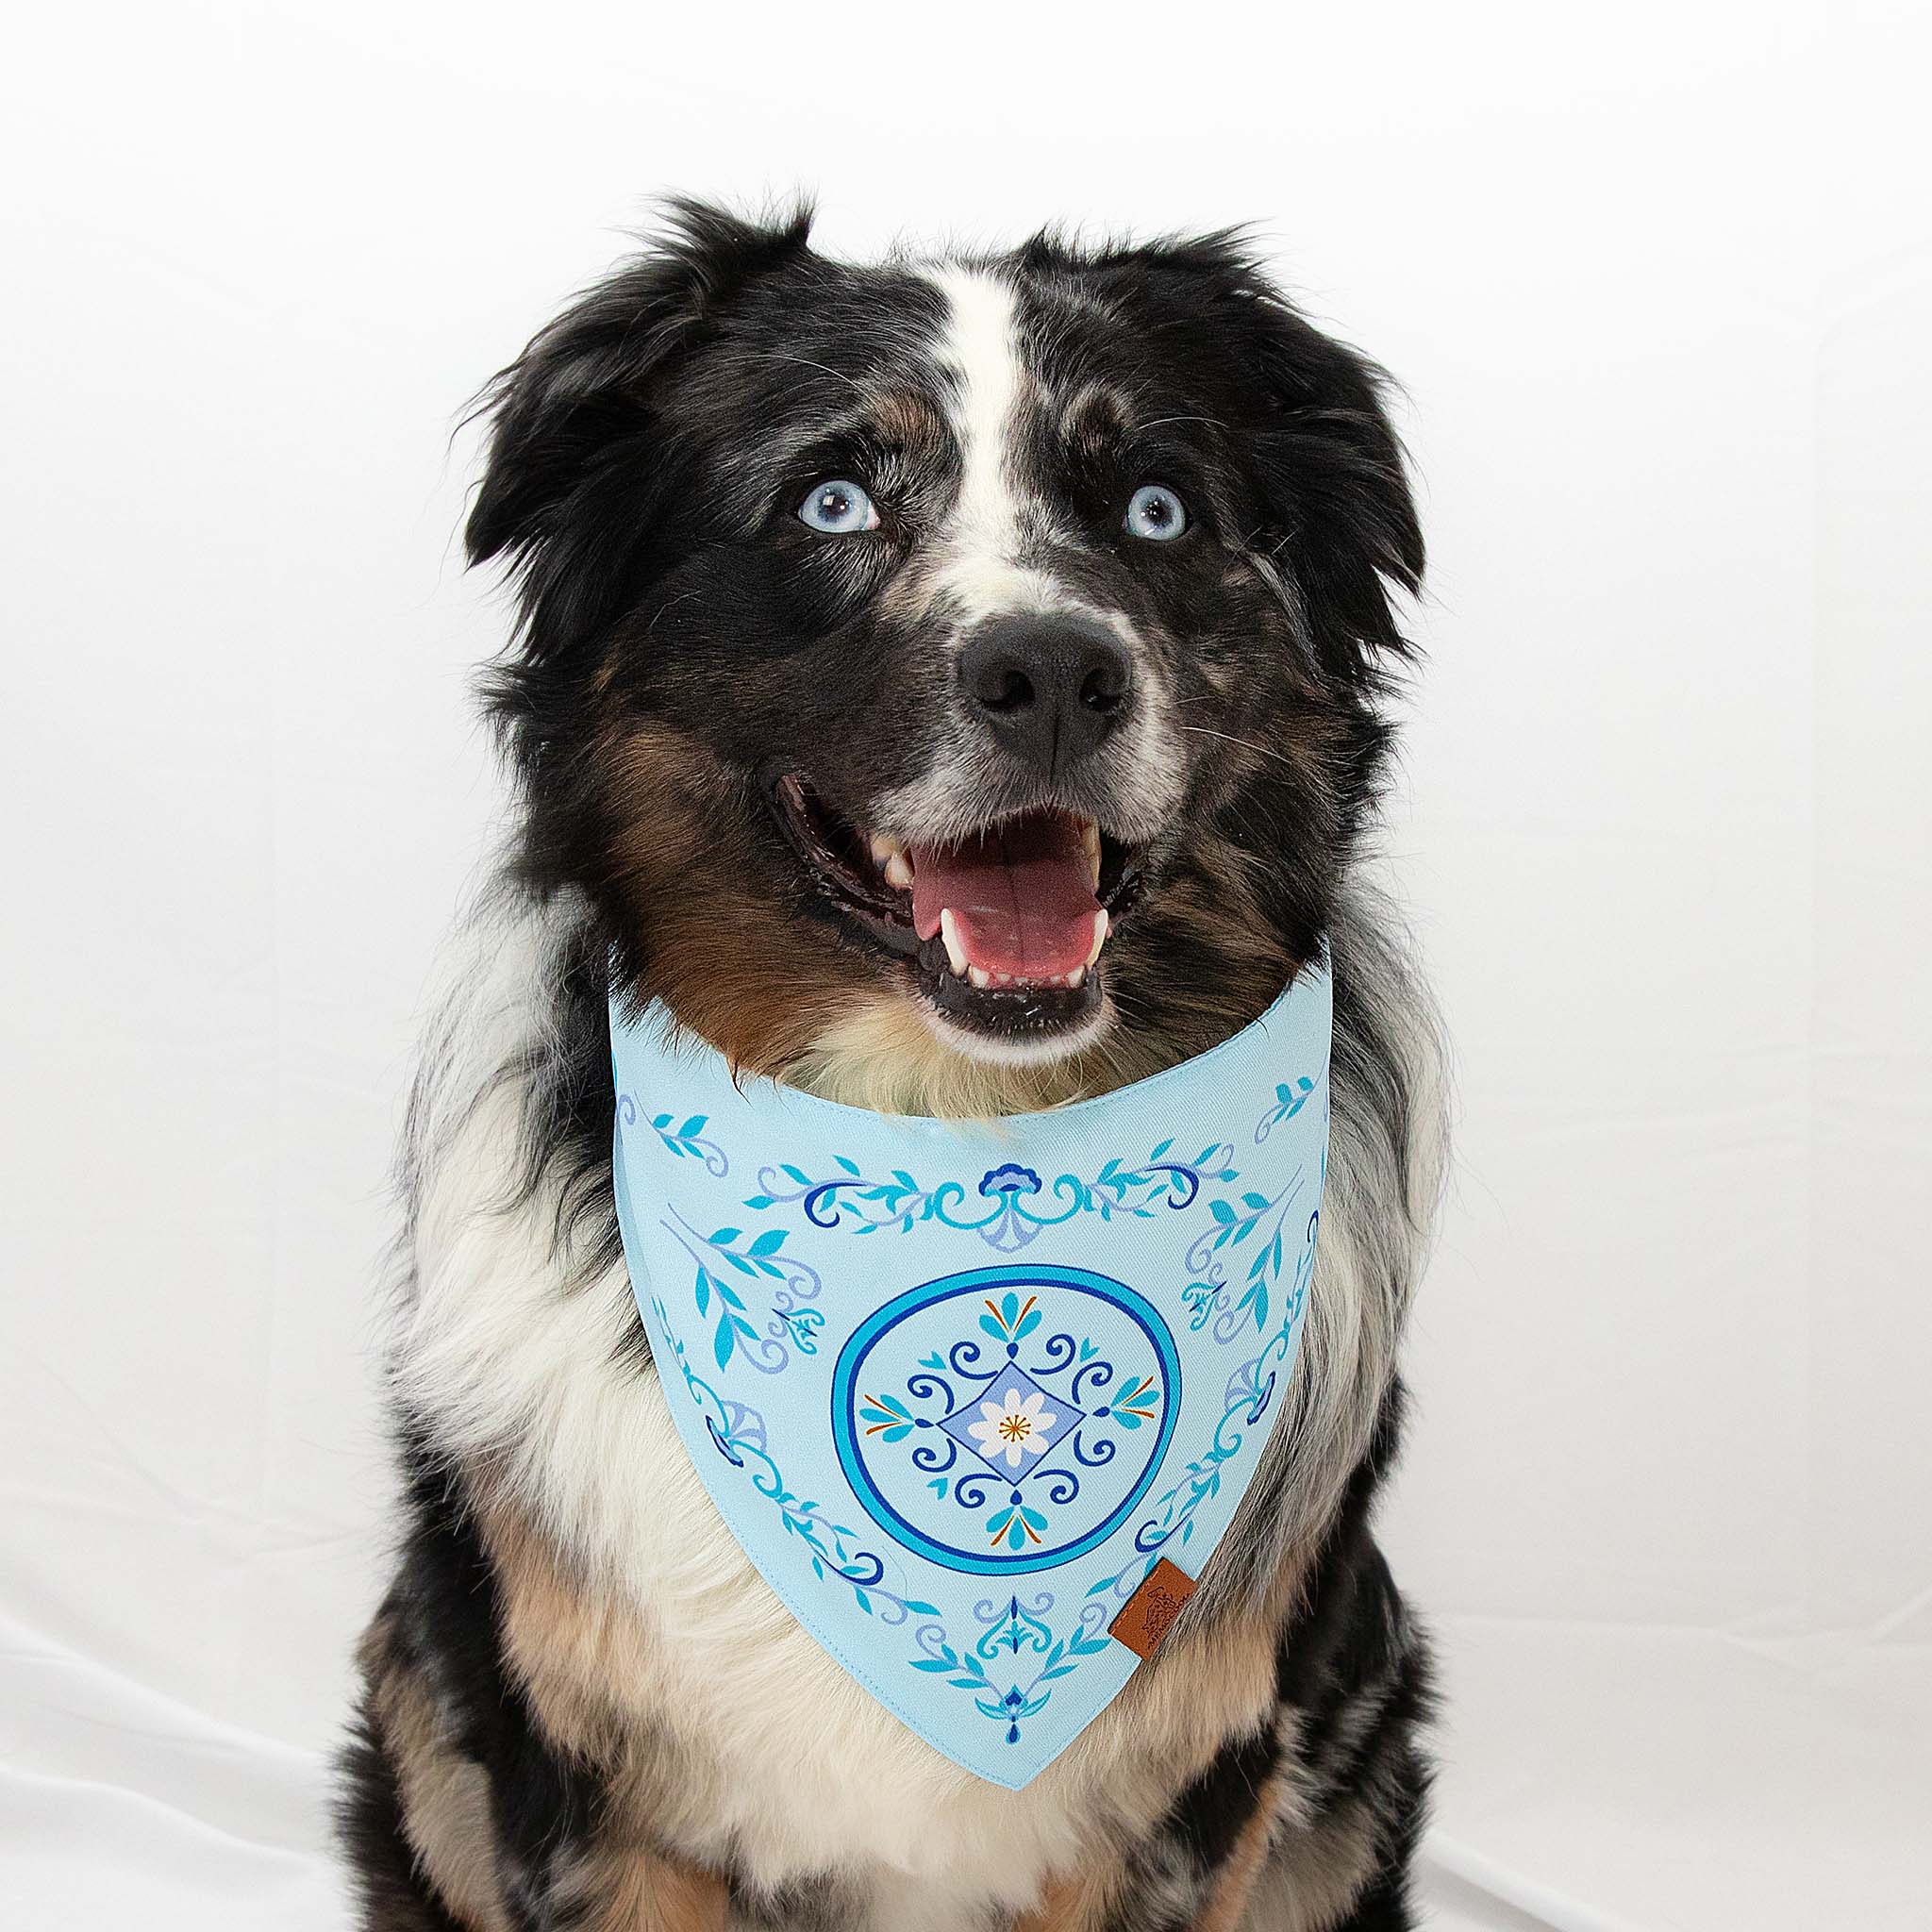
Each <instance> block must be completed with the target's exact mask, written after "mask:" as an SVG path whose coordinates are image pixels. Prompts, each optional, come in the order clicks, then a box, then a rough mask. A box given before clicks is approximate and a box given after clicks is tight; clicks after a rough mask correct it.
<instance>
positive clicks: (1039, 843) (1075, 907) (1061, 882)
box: [912, 812, 1100, 979]
mask: <svg viewBox="0 0 1932 1932" xmlns="http://www.w3.org/2000/svg"><path fill="white" fill-rule="evenodd" d="M947 907H950V908H952V912H953V918H954V920H955V921H956V922H957V926H958V937H959V943H960V945H961V946H962V947H964V949H965V953H966V959H967V963H968V964H969V965H973V966H977V967H978V968H980V970H981V971H982V972H986V973H1008V974H1012V975H1013V976H1014V977H1015V978H1025V979H1050V978H1056V977H1058V975H1059V974H1063V973H1071V972H1072V971H1073V970H1074V967H1076V966H1084V965H1085V964H1086V963H1087V956H1088V954H1090V953H1091V951H1092V950H1093V915H1094V914H1095V913H1096V912H1098V911H1099V910H1100V901H1099V900H1098V899H1096V898H1095V897H1094V896H1093V886H1092V874H1091V871H1090V869H1089V867H1088V863H1087V855H1086V853H1085V852H1084V851H1083V850H1082V849H1081V844H1080V832H1079V827H1078V826H1077V825H1076V824H1074V821H1073V820H1072V819H1070V818H1068V817H1066V816H1064V815H1063V814H1062V813H1059V812H1032V813H1029V814H1028V815H1027V816H1026V817H1025V818H1022V819H1015V820H1013V821H1012V822H1011V823H1010V824H1005V825H1002V826H1000V827H999V828H998V829H997V830H996V831H993V832H990V833H988V834H987V835H986V836H985V837H984V838H981V839H976V840H974V841H971V842H969V843H967V844H965V845H953V846H945V847H941V846H934V845H915V846H914V847H913V848H912V924H913V926H914V929H915V930H916V931H917V932H918V934H919V937H920V938H921V939H923V940H929V939H931V938H932V936H933V935H934V934H935V933H936V932H938V931H939V929H940V914H941V911H942V910H944V909H945V908H947Z"/></svg>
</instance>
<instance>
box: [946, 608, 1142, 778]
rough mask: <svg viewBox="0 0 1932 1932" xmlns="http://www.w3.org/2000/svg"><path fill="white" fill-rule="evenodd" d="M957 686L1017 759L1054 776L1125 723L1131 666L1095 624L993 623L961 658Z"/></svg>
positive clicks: (1069, 620) (1052, 620)
mask: <svg viewBox="0 0 1932 1932" xmlns="http://www.w3.org/2000/svg"><path fill="white" fill-rule="evenodd" d="M959 682H960V684H961V685H962V686H964V688H965V691H966V695H967V698H968V699H969V700H970V701H971V703H972V704H973V705H974V708H976V709H977V710H978V711H979V713H980V715H981V716H982V717H983V718H984V719H985V720H986V723H987V724H988V726H989V727H990V728H991V732H992V734H993V736H994V737H995V738H996V739H997V740H998V741H1000V742H1001V743H1002V744H1004V745H1005V746H1006V747H1007V749H1008V751H1010V752H1011V753H1012V754H1013V756H1014V757H1015V758H1024V760H1025V761H1026V762H1027V763H1028V764H1030V765H1033V766H1035V767H1036V768H1037V769H1038V770H1039V771H1040V772H1041V774H1043V775H1044V776H1047V777H1049V778H1051V777H1057V776H1058V775H1059V774H1062V773H1064V772H1066V771H1067V770H1068V769H1069V768H1070V767H1072V766H1074V765H1075V764H1077V763H1079V761H1080V760H1081V759H1082V758H1089V757H1091V755H1092V754H1093V753H1094V752H1096V751H1097V750H1099V748H1100V746H1101V745H1102V743H1103V742H1105V741H1106V739H1107V736H1108V733H1109V732H1110V731H1112V730H1113V729H1114V728H1115V726H1117V725H1118V724H1120V723H1121V722H1122V721H1123V720H1124V718H1125V717H1126V714H1127V711H1128V709H1129V708H1130V707H1131V705H1132V704H1133V698H1134V666H1133V661H1132V660H1131V659H1130V658H1128V656H1127V654H1126V652H1125V651H1124V649H1123V648H1122V647H1121V644H1120V641H1119V640H1118V639H1117V638H1116V637H1115V636H1114V634H1113V633H1112V631H1110V630H1108V627H1107V626H1106V625H1104V624H1102V623H1101V622H1100V621H1099V620H1098V619H1097V618H1091V617H996V618H994V619H992V620H991V622H989V623H987V624H984V625H981V626H980V627H979V628H978V630H976V631H975V632H974V634H973V637H972V639H971V641H969V642H968V643H967V645H966V648H965V649H964V650H963V651H961V652H960V654H959Z"/></svg>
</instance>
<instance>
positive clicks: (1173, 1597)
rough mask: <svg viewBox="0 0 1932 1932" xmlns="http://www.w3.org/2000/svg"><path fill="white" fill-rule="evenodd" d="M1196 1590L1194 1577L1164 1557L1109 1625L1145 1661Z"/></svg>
mask: <svg viewBox="0 0 1932 1932" xmlns="http://www.w3.org/2000/svg"><path fill="white" fill-rule="evenodd" d="M1193 1593H1194V1579H1193V1578H1192V1577H1191V1576H1190V1575H1189V1574H1187V1572H1186V1571H1185V1570H1181V1569H1177V1568H1176V1567H1175V1566H1174V1564H1172V1563H1170V1562H1169V1561H1168V1560H1167V1558H1166V1557H1161V1559H1160V1561H1159V1562H1158V1563H1157V1564H1155V1566H1154V1568H1153V1569H1152V1570H1150V1571H1149V1572H1148V1573H1147V1575H1146V1577H1145V1579H1144V1580H1143V1581H1142V1583H1141V1587H1140V1589H1139V1590H1137V1591H1135V1592H1134V1593H1133V1595H1132V1596H1130V1597H1129V1598H1128V1599H1127V1600H1126V1602H1125V1603H1124V1604H1123V1605H1122V1606H1121V1610H1120V1615H1119V1616H1117V1617H1116V1618H1115V1619H1114V1620H1113V1622H1112V1623H1111V1624H1108V1626H1107V1628H1108V1635H1109V1636H1112V1637H1117V1638H1119V1639H1120V1641H1122V1642H1123V1643H1124V1644H1125V1645H1126V1646H1127V1648H1128V1649H1129V1650H1131V1651H1132V1652H1133V1653H1134V1655H1135V1656H1136V1657H1140V1658H1141V1659H1142V1660H1143V1661H1144V1660H1145V1659H1146V1658H1148V1657H1152V1656H1153V1655H1154V1653H1155V1652H1156V1651H1157V1650H1158V1649H1159V1648H1160V1641H1161V1639H1162V1638H1164V1637H1165V1636H1166V1635H1167V1633H1168V1631H1169V1630H1171V1629H1172V1628H1173V1627H1174V1619H1175V1618H1176V1617H1178V1616H1179V1615H1180V1613H1181V1606H1182V1605H1183V1604H1185V1603H1186V1602H1187V1600H1188V1599H1189V1598H1190V1597H1191V1596H1192V1595H1193Z"/></svg>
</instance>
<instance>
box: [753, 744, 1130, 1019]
mask: <svg viewBox="0 0 1932 1932" xmlns="http://www.w3.org/2000/svg"><path fill="white" fill-rule="evenodd" d="M772 797H773V805H774V809H775V811H776V813H777V817H778V822H779V824H781V825H782V826H783V827H784V829H785V832H786V835H787V837H788V838H789V839H790V840H791V844H792V846H793V848H794V849H795V850H796V852H797V853H798V856H799V857H800V858H802V859H803V860H804V862H805V864H806V867H807V869H808V872H809V873H810V874H811V876H812V880H813V883H814V884H815V885H816V886H817V887H818V889H819V891H821V892H822V893H824V896H825V897H826V898H828V899H830V900H831V901H832V902H833V904H834V905H836V906H837V907H838V908H839V909H840V910H841V912H843V913H844V914H845V915H846V916H847V918H848V919H851V920H853V921H855V922H857V923H858V924H859V925H861V926H863V927H864V928H865V930H866V932H867V933H868V934H869V935H870V936H871V937H872V938H873V939H874V940H875V941H878V942H879V943H880V944H882V945H883V946H885V947H886V948H887V949H889V950H890V951H891V952H894V953H897V954H899V955H901V956H903V957H904V958H907V959H908V962H909V963H910V965H911V966H912V968H913V970H914V971H915V972H916V973H917V974H918V977H919V980H920V983H921V986H922V989H923V991H924V992H925V994H926V996H927V998H928V999H929V1000H930V1001H931V1002H932V1004H933V1005H934V1007H935V1008H937V1009H938V1010H939V1011H940V1012H941V1013H942V1014H943V1015H944V1016H945V1017H946V1018H947V1019H949V1020H953V1021H956V1022H958V1023H961V1024H965V1025H966V1026H968V1027H969V1028H971V1029H972V1030H974V1031H976V1032H979V1033H982V1034H986V1035H989V1036H991V1037H993V1038H1009V1039H1010V1038H1013V1037H1015V1036H1024V1035H1028V1034H1031V1035H1046V1034H1052V1033H1058V1032H1065V1031H1069V1030H1072V1029H1074V1028H1076V1027H1078V1026H1079V1025H1080V1024H1081V1023H1082V1022H1083V1021H1085V1020H1087V1019H1089V1018H1091V1016H1092V1015H1093V1014H1094V1013H1096V1012H1097V1011H1098V1010H1099V1008H1100V999H1101V984H1100V981H1101V962H1102V956H1103V954H1104V953H1105V950H1106V947H1107V942H1108V938H1109V936H1110V935H1111V933H1112V932H1113V930H1114V927H1115V925H1116V924H1118V923H1119V921H1120V920H1121V919H1122V918H1124V916H1125V914H1126V912H1127V910H1128V909H1129V908H1130V905H1131V903H1132V900H1133V898H1134V897H1135V896H1136V892H1137V889H1138V885H1139V878H1140V873H1139V867H1138V865H1137V863H1136V860H1137V851H1136V848H1135V847H1133V846H1130V845H1126V844H1124V843H1123V842H1122V841H1119V840H1116V839H1113V838H1111V837H1109V836H1108V833H1107V832H1105V831H1104V830H1103V829H1102V828H1101V827H1100V825H1099V824H1097V823H1096V822H1095V821H1094V820H1092V819H1091V818H1087V817H1084V816H1082V815H1081V814H1079V813H1077V812H1070V811H1062V810H1059V809H1058V808H1052V807H1041V808H1036V809H1034V810H1031V811H1024V812H1019V813H1016V814H1013V815H1011V816H1008V817H1006V818H1002V819H999V820H997V821H994V822H993V823H991V824H987V825H985V826H983V827H982V828H981V829H980V830H979V831H977V832H975V833H974V834H973V835H972V836H971V837H969V838H967V839H964V840H961V841H958V842H957V843H954V844H949V845H929V844H922V843H920V842H918V841H912V842H910V843H908V842H907V841H902V840H898V839H894V838H891V837H888V836H886V835H884V834H880V833H874V832H869V831H867V830H865V829H864V828H862V827H860V826H858V825H856V824H852V823H851V822H850V821H849V820H847V819H846V818H844V817H843V816H841V814H840V813H839V812H838V811H836V810H834V809H833V808H831V807H830V806H828V805H827V804H826V803H825V802H824V799H823V798H821V797H820V796H819V795H818V794H817V793H816V792H815V791H813V790H812V787H811V785H810V783H809V781H808V780H807V779H806V778H804V777H803V776H802V775H801V774H798V773H796V772H792V773H788V774H785V775H784V776H782V777H780V778H779V779H778V781H777V783H776V784H775V786H774V789H773V793H772Z"/></svg>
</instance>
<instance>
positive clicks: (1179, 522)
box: [1126, 483, 1188, 543]
mask: <svg viewBox="0 0 1932 1932" xmlns="http://www.w3.org/2000/svg"><path fill="white" fill-rule="evenodd" d="M1187 527H1188V512H1187V509H1186V508H1185V506H1183V504H1182V502H1181V500H1180V498H1179V497H1178V496H1176V495H1175V494H1174V491H1172V490H1170V489H1168V488H1167V487H1166V485H1164V484H1161V483H1143V484H1141V487H1140V489H1138V490H1137V491H1134V493H1133V495H1132V496H1130V497H1129V498H1128V499H1127V515H1126V528H1127V531H1128V533H1129V534H1130V535H1132V536H1136V537H1145V538H1146V539H1147V540H1148V541H1150V542H1153V543H1165V542H1167V541H1169V539H1171V538H1174V537H1178V536H1179V535H1180V533H1181V532H1182V531H1183V530H1185V529H1186V528H1187Z"/></svg>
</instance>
